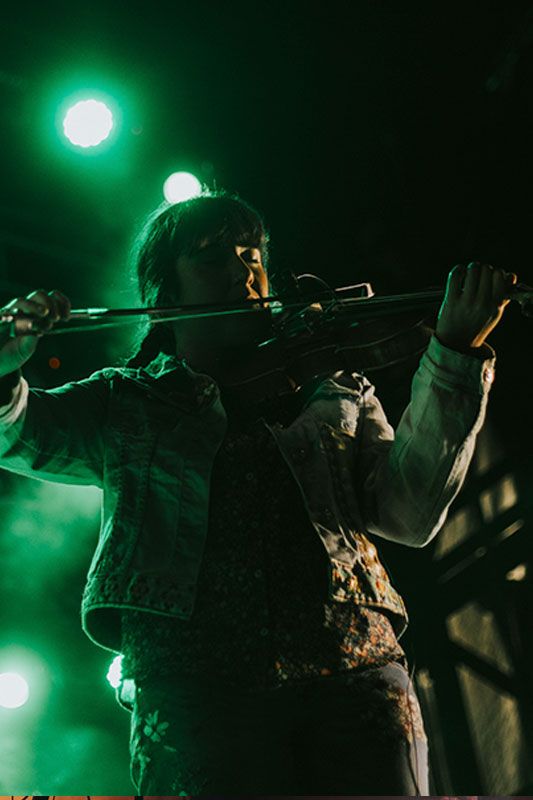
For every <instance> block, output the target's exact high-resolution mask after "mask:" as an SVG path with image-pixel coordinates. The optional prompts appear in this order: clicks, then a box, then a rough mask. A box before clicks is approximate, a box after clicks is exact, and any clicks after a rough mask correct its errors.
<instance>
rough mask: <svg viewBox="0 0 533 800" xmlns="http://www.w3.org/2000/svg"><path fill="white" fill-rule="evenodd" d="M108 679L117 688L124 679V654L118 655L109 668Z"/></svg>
mask: <svg viewBox="0 0 533 800" xmlns="http://www.w3.org/2000/svg"><path fill="white" fill-rule="evenodd" d="M106 677H107V680H108V681H109V683H110V684H111V686H112V687H113V689H116V688H117V687H118V686H120V681H121V680H122V656H116V657H115V658H114V659H113V661H112V662H111V665H110V667H109V669H108V670H107V675H106Z"/></svg>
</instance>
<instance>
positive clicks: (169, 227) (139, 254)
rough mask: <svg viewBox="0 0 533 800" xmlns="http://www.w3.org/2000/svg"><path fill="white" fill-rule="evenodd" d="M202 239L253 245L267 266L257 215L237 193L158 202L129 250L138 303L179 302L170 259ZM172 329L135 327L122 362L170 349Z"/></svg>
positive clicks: (143, 360)
mask: <svg viewBox="0 0 533 800" xmlns="http://www.w3.org/2000/svg"><path fill="white" fill-rule="evenodd" d="M204 239H217V240H222V241H224V240H226V239H227V240H231V241H233V242H235V241H237V242H239V243H242V244H243V245H250V246H254V247H258V248H259V249H260V250H261V254H262V259H263V264H264V265H265V267H266V266H267V265H268V240H269V236H268V232H267V230H266V228H265V224H264V222H263V219H262V217H261V216H260V214H259V213H258V212H257V211H256V210H255V209H254V208H252V206H250V205H249V204H248V203H246V202H245V201H244V200H241V199H240V198H239V197H238V196H237V195H230V194H227V193H226V192H224V191H216V192H204V193H202V194H201V195H199V196H198V197H193V198H192V199H191V200H184V201H182V202H181V203H174V204H168V203H164V204H163V205H162V206H160V207H159V208H158V209H157V210H156V211H155V212H153V213H152V214H150V216H149V217H148V219H147V220H146V222H145V224H144V225H143V227H142V229H141V231H140V233H139V235H138V236H137V238H136V240H135V243H134V247H133V250H132V267H133V271H134V274H135V277H136V281H137V285H138V289H139V294H140V297H141V301H142V303H143V305H147V306H163V307H164V306H171V305H172V304H173V303H176V302H179V292H180V289H179V286H178V285H177V274H176V269H175V264H176V259H177V258H179V256H181V255H187V254H189V253H191V252H192V251H194V250H195V249H196V248H197V247H198V246H199V244H200V243H201V242H202V240H204ZM175 349H176V345H175V340H174V333H173V331H172V328H171V327H170V326H169V325H168V324H166V323H164V322H159V323H156V324H150V323H148V325H147V326H146V327H145V328H144V329H143V330H141V331H140V333H139V337H138V339H137V344H136V347H135V351H134V354H133V355H132V356H131V358H130V359H129V360H128V362H127V364H126V366H128V367H142V366H147V365H148V364H149V363H150V361H152V360H153V359H154V358H155V357H156V356H157V355H158V354H159V353H161V352H163V353H169V354H173V353H175Z"/></svg>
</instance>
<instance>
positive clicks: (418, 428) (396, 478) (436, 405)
mask: <svg viewBox="0 0 533 800" xmlns="http://www.w3.org/2000/svg"><path fill="white" fill-rule="evenodd" d="M493 365H494V359H493V358H490V359H484V360H483V359H481V360H480V359H478V358H471V357H468V356H464V355H461V354H458V353H455V352H452V351H450V350H449V349H448V348H444V347H443V346H442V345H440V344H439V343H438V342H436V341H433V342H432V343H431V344H430V347H429V348H428V352H427V353H426V354H425V355H424V357H423V359H422V361H421V364H420V367H419V369H418V371H417V373H416V375H415V377H414V379H413V386H412V394H411V402H410V403H409V406H408V407H407V409H406V411H405V413H404V414H403V416H402V419H401V420H400V423H399V425H398V428H397V431H396V436H395V439H394V442H389V443H388V448H386V447H383V448H382V452H381V454H380V456H379V457H378V458H376V459H375V462H374V464H373V468H372V469H368V471H367V473H366V474H367V477H366V481H365V486H364V498H365V504H366V512H367V515H366V516H367V520H368V530H370V532H373V533H376V534H377V535H381V536H383V537H384V538H388V539H392V540H395V541H398V542H401V543H403V544H407V545H410V546H413V547H421V546H423V545H425V544H427V543H428V542H429V541H430V540H431V539H432V538H433V537H434V536H435V535H436V533H437V532H438V531H439V530H440V528H441V527H442V525H443V524H444V521H445V518H446V514H447V512H448V509H449V506H450V504H451V503H452V501H453V500H454V498H455V497H456V495H457V493H458V492H459V491H460V489H461V487H462V485H463V482H464V479H465V477H466V474H467V471H468V468H469V465H470V462H471V459H472V455H473V453H474V448H475V443H476V437H477V433H478V431H479V429H480V428H481V426H482V424H483V421H484V418H485V410H486V403H487V394H488V391H489V388H490V384H491V381H492V367H493ZM368 466H370V465H368Z"/></svg>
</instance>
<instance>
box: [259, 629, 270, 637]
mask: <svg viewBox="0 0 533 800" xmlns="http://www.w3.org/2000/svg"><path fill="white" fill-rule="evenodd" d="M260 634H261V636H268V628H261V630H260Z"/></svg>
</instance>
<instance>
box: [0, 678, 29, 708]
mask: <svg viewBox="0 0 533 800" xmlns="http://www.w3.org/2000/svg"><path fill="white" fill-rule="evenodd" d="M29 696H30V690H29V687H28V684H27V682H26V680H25V679H24V678H23V677H22V675H19V674H18V673H16V672H2V673H0V706H2V707H3V708H20V706H23V705H24V703H25V702H26V701H27V699H28V697H29Z"/></svg>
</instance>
